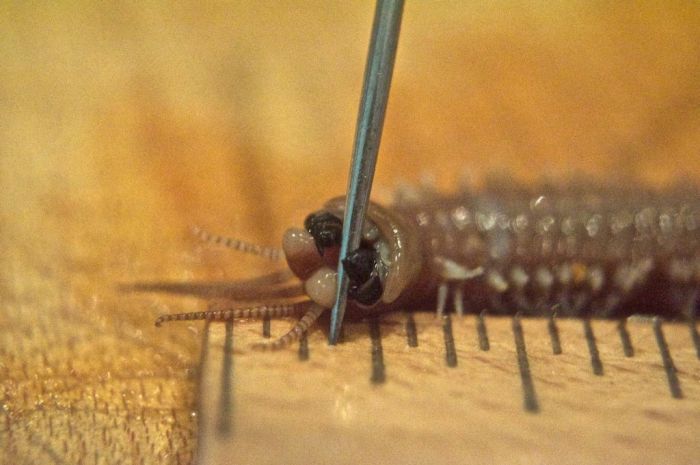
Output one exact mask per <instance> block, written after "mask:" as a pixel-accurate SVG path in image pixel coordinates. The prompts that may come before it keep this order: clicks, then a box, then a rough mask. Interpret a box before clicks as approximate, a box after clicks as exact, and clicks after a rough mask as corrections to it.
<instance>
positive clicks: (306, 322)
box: [251, 302, 325, 350]
mask: <svg viewBox="0 0 700 465" xmlns="http://www.w3.org/2000/svg"><path fill="white" fill-rule="evenodd" d="M324 310H325V308H324V307H321V306H320V305H318V304H317V303H315V302H311V303H310V304H309V306H308V311H307V312H306V313H305V314H304V316H303V317H301V319H300V320H299V321H298V322H297V323H296V324H295V325H294V327H293V328H292V329H290V330H289V331H288V332H287V334H285V335H284V336H282V337H280V338H279V339H276V340H274V341H272V342H260V343H257V344H253V345H252V346H251V347H252V348H253V349H256V350H279V349H284V348H285V347H287V346H288V345H289V344H291V343H292V342H294V341H296V340H298V339H299V338H301V335H302V334H304V333H305V332H306V331H307V330H308V329H309V327H310V326H311V325H312V324H313V323H314V321H316V319H317V318H318V317H319V316H320V315H321V313H323V311H324Z"/></svg>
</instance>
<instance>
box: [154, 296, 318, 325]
mask: <svg viewBox="0 0 700 465" xmlns="http://www.w3.org/2000/svg"><path fill="white" fill-rule="evenodd" d="M308 304H309V302H308V301H306V302H299V303H294V304H280V305H260V306H257V307H238V308H236V307H231V306H228V305H225V304H219V303H215V304H212V305H210V306H209V310H207V311H202V312H188V313H173V314H170V315H161V316H159V317H158V318H156V326H160V325H162V324H163V323H165V322H168V321H193V320H207V321H228V320H233V319H236V318H281V317H285V316H293V315H298V314H300V313H302V312H304V311H305V310H306V309H307V307H308Z"/></svg>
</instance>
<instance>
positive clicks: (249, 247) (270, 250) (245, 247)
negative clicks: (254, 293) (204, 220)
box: [192, 226, 282, 262]
mask: <svg viewBox="0 0 700 465" xmlns="http://www.w3.org/2000/svg"><path fill="white" fill-rule="evenodd" d="M192 232H193V233H194V235H195V236H197V238H199V240H201V241H202V242H207V243H209V244H217V245H223V246H224V247H228V248H229V249H233V250H236V251H238V252H243V253H248V254H251V255H257V256H258V257H263V258H267V259H268V260H271V261H273V262H274V261H277V260H279V259H280V257H281V256H282V250H281V249H277V248H275V247H266V246H262V245H257V244H251V243H250V242H245V241H242V240H240V239H233V238H231V237H224V236H219V235H216V234H211V233H209V232H207V231H205V230H203V229H202V228H200V227H198V226H193V227H192Z"/></svg>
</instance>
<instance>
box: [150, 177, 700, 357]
mask: <svg viewBox="0 0 700 465" xmlns="http://www.w3.org/2000/svg"><path fill="white" fill-rule="evenodd" d="M343 208H344V199H342V198H337V199H333V200H331V201H329V202H328V203H327V204H326V205H325V206H324V208H323V209H322V210H321V211H318V212H316V213H313V214H311V215H309V217H307V219H306V221H305V222H304V228H303V229H301V228H299V229H296V228H292V229H290V230H288V231H287V232H286V233H285V236H284V239H283V247H282V251H283V254H284V256H285V257H286V259H287V264H288V266H289V269H290V270H291V272H292V273H293V274H294V276H295V277H296V279H297V280H300V281H301V285H300V286H298V293H297V294H294V295H292V296H288V298H289V299H291V300H289V301H288V302H285V303H283V304H279V305H272V304H270V305H263V306H260V305H258V306H253V307H247V308H246V307H242V308H241V307H239V305H240V303H241V302H250V301H255V302H265V301H266V300H268V301H269V300H270V299H274V298H275V296H278V295H279V289H280V286H281V285H282V283H283V282H285V280H284V279H281V278H280V276H282V275H280V274H279V273H275V274H273V275H270V276H268V277H263V278H258V279H257V280H255V282H254V283H252V284H251V286H248V287H247V288H246V289H243V290H242V289H240V287H241V286H239V289H238V290H235V291H232V292H231V294H230V295H229V296H227V299H226V301H225V303H224V304H222V303H221V302H218V303H217V305H218V308H212V309H210V310H209V311H207V312H194V313H189V314H181V315H164V316H162V317H160V318H159V319H158V320H157V324H160V323H162V322H164V321H169V320H178V319H209V320H220V319H230V318H236V317H242V316H246V315H247V316H251V315H254V316H259V317H272V316H288V315H297V314H303V315H304V316H303V317H302V319H301V320H300V321H299V323H298V324H297V325H296V326H295V327H294V328H293V329H292V330H291V331H290V332H289V333H287V334H286V335H284V336H282V337H281V338H280V339H278V340H277V341H274V342H272V343H270V344H266V345H261V346H260V347H261V348H272V349H277V348H281V347H284V346H285V345H286V344H288V343H289V342H292V341H293V340H294V339H296V338H297V337H299V336H300V335H301V334H302V332H303V331H305V330H306V329H308V327H309V326H310V325H311V324H312V323H313V321H314V320H315V319H316V318H317V317H318V316H319V315H320V314H321V313H322V312H323V310H324V309H328V308H330V307H331V306H332V304H333V302H334V299H335V295H334V292H335V289H336V269H337V265H338V249H339V245H340V231H341V230H342V218H343ZM200 236H202V233H200ZM203 239H205V240H207V241H209V242H217V243H226V240H223V239H222V238H219V237H218V236H212V235H208V234H206V235H204V236H203ZM228 243H233V244H235V247H233V248H235V249H236V250H242V251H245V250H254V251H256V253H257V254H258V255H261V256H264V257H266V258H270V259H274V258H275V257H277V256H279V255H281V254H282V251H275V250H273V249H269V248H261V247H253V246H247V245H245V244H244V243H242V242H241V241H232V242H231V241H230V240H229V241H228ZM343 266H344V267H345V269H346V271H347V273H348V275H349V277H350V283H351V285H350V305H349V307H348V311H347V313H346V315H347V316H348V317H353V316H355V317H362V316H367V315H370V314H376V313H378V312H385V311H388V310H392V309H413V308H420V309H426V308H433V309H435V310H436V312H437V314H438V315H440V314H442V313H444V312H445V311H449V310H450V309H453V310H454V311H455V312H456V313H459V314H462V313H464V312H481V311H483V310H487V311H489V312H492V313H502V314H513V313H516V312H520V313H523V314H533V315H549V314H551V313H556V314H557V315H560V316H576V317H590V316H593V317H623V316H627V315H631V314H653V315H660V316H664V317H669V318H682V317H690V316H694V314H695V311H696V307H697V305H698V290H699V289H700V191H698V190H697V189H695V188H692V187H689V188H677V189H673V190H667V191H664V192H656V191H652V190H643V189H628V188H624V187H614V186H609V185H607V186H597V187H594V188H591V187H590V185H588V186H578V185H574V186H571V185H570V186H567V187H552V186H540V187H538V188H528V187H523V186H512V185H506V184H501V185H490V186H487V187H486V188H485V189H483V190H481V191H479V192H463V193H458V194H453V195H447V196H445V195H441V194H439V193H437V192H435V191H434V190H431V189H418V190H404V191H402V192H400V193H399V195H398V196H397V199H396V201H395V203H394V205H393V206H392V207H389V208H386V207H382V206H379V205H376V204H371V205H370V207H369V209H368V214H367V218H366V221H365V225H364V228H363V240H362V244H361V246H360V248H359V249H358V250H357V251H354V252H353V253H352V254H350V255H349V256H348V258H347V259H346V260H344V261H343ZM251 297H253V298H251ZM293 300H295V301H294V302H293ZM292 304H293V305H292ZM222 305H223V307H222Z"/></svg>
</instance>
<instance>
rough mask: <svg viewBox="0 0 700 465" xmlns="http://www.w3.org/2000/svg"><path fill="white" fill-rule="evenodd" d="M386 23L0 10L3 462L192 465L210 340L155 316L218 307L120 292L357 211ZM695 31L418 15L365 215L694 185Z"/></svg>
mask: <svg viewBox="0 0 700 465" xmlns="http://www.w3.org/2000/svg"><path fill="white" fill-rule="evenodd" d="M372 14H373V5H372V4H371V2H365V1H356V2H326V1H311V2H293V1H251V2H243V1H239V2H230V3H206V4H200V3H199V2H180V3H172V2H139V3H138V4H130V3H117V2H114V3H102V4H97V3H92V2H54V3H48V4H44V5H41V6H39V5H36V4H31V3H24V2H4V3H2V5H0V55H1V56H2V57H3V58H2V60H1V63H0V103H2V111H1V112H0V250H1V252H0V328H1V329H0V387H1V390H0V396H2V402H1V407H2V408H1V409H0V412H1V413H2V418H0V461H1V462H2V463H7V464H10V465H14V464H33V463H71V464H72V463H84V464H92V463H100V464H101V463H105V464H106V463H189V462H191V461H192V458H193V454H194V452H193V448H194V445H195V438H196V436H197V434H196V428H197V418H196V411H197V405H196V382H197V374H198V369H197V367H198V361H199V358H200V351H201V348H202V338H203V334H202V331H203V326H202V325H200V324H192V325H183V326H180V327H168V328H167V329H166V328H162V329H159V330H156V328H154V327H153V319H154V317H155V316H156V315H157V314H160V313H169V312H176V311H184V310H188V309H193V308H200V307H201V306H202V305H203V303H202V302H201V301H200V300H197V299H194V298H192V297H189V296H160V295H146V294H143V295H124V294H122V293H119V292H118V291H117V288H118V285H119V284H120V283H130V282H139V281H150V280H167V281H178V282H182V281H187V282H206V283H211V282H222V281H223V282H226V281H231V280H234V279H238V278H242V277H247V276H254V275H256V274H259V273H261V272H263V271H264V270H266V269H267V266H266V264H264V263H261V262H260V261H259V260H256V259H254V258H249V257H241V256H238V255H235V254H231V253H228V252H225V251H220V250H214V249H211V248H208V247H202V246H201V245H199V244H197V243H196V241H194V240H192V238H191V236H190V235H189V233H188V230H189V227H190V226H192V225H198V226H202V227H205V228H207V229H210V230H213V231H216V232H221V233H226V234H230V235H234V236H236V237H240V238H243V239H248V240H253V241H255V242H259V243H262V244H271V245H276V244H278V242H279V238H280V236H281V233H282V231H283V230H284V228H285V227H286V226H288V225H291V224H300V223H301V221H302V219H303V217H304V215H305V213H306V212H308V211H309V210H312V209H315V208H317V207H318V206H319V205H320V204H321V203H322V202H323V200H324V199H326V198H329V197H332V196H335V195H337V194H340V193H342V192H343V191H344V189H345V185H346V173H347V163H348V161H349V158H350V152H351V147H352V137H353V132H354V123H355V118H356V110H357V102H358V97H359V93H360V87H361V79H362V71H363V66H364V59H365V54H366V48H367V41H368V38H369V30H370V25H371V20H372ZM698 31H700V8H699V7H698V5H697V4H696V3H695V2H690V1H688V2H682V1H680V2H673V3H666V2H638V3H633V2H625V3H619V4H618V3H605V2H594V3H592V2H586V1H575V2H569V1H555V2H546V3H545V2H543V3H541V4H531V3H529V2H518V1H506V2H496V3H494V2H478V3H470V4H469V5H466V4H465V3H464V2H461V1H457V0H454V1H435V2H408V5H407V6H406V12H405V17H404V23H403V27H402V37H401V40H400V44H399V53H398V57H397V64H396V68H395V73H396V75H395V79H394V85H393V88H392V94H391V98H390V101H389V110H388V114H387V121H386V128H385V133H384V137H383V142H382V149H381V154H380V158H379V166H378V171H377V175H376V177H375V182H376V184H375V186H376V187H375V189H374V197H375V198H378V199H386V198H387V197H389V194H390V193H391V192H392V190H393V188H394V186H395V185H396V183H398V182H401V181H407V182H416V181H418V180H419V179H420V178H421V177H423V176H425V175H428V176H432V177H434V178H435V179H436V182H437V184H438V185H439V186H440V187H441V188H450V187H451V186H454V185H455V183H456V180H457V178H458V177H459V175H460V173H462V172H463V171H464V170H467V171H468V173H470V175H471V176H473V177H475V178H476V179H477V181H478V180H480V179H483V177H484V176H485V175H487V174H488V173H490V172H493V171H499V170H500V171H504V170H505V172H506V173H507V175H510V176H512V177H513V178H516V179H519V180H524V181H527V182H533V181H535V180H536V179H537V178H538V177H541V176H543V175H546V176H549V177H554V178H557V177H560V176H571V175H572V174H578V173H583V174H585V175H593V176H596V177H601V178H606V179H615V180H618V179H627V180H631V181H633V182H637V181H639V180H643V181H645V182H648V183H651V184H655V185H664V184H668V183H670V182H675V181H677V180H683V179H687V178H690V179H694V180H696V181H697V180H698V179H700V157H698V147H700V111H699V109H698V108H699V102H700V85H698V84H699V78H698V76H700V58H699V57H700V32H698ZM312 337H316V338H321V337H322V335H321V334H315V335H312ZM287 355H289V354H287ZM283 356H284V355H279V356H275V357H283ZM265 357H266V356H265V355H262V356H260V357H259V358H257V359H256V360H260V364H261V366H265V364H267V363H272V362H266V361H265V360H266V358H265ZM249 360H253V359H252V358H250V359H249ZM348 363H350V362H348ZM363 363H364V362H363ZM341 365H342V364H341ZM292 372H293V369H290V373H292ZM256 376H262V375H260V374H258V375H256ZM269 376H270V377H274V376H277V377H279V376H283V375H281V374H280V373H279V372H271V373H270V374H269ZM328 376H331V375H330V374H329V375H328ZM605 379H606V380H607V378H605ZM261 382H262V381H261ZM602 383H605V381H602ZM335 389H339V387H337V386H336V387H335ZM509 389H516V388H515V387H513V386H511V387H510V388H509ZM691 392H692V391H691ZM689 394H690V393H689ZM382 398H383V396H379V397H378V398H377V400H376V402H379V401H380V399H382ZM695 399H696V400H697V396H696V397H695ZM509 401H512V399H509ZM367 402H369V404H362V405H363V406H369V405H370V404H371V403H372V402H374V401H373V400H372V399H369V400H368V401H367ZM683 405H687V404H683ZM695 405H696V404H695ZM279 411H280V412H283V411H284V406H283V405H282V406H280V410H279ZM362 414H363V415H364V414H366V412H363V413H362ZM563 414H564V412H563V410H562V415H563ZM631 420H632V419H629V418H625V421H631ZM416 421H417V422H418V421H421V420H420V419H419V420H416ZM526 421H528V422H529V423H528V424H527V427H532V422H531V420H526ZM621 421H622V420H621ZM366 425H367V423H364V424H363V425H360V426H361V427H366ZM300 427H302V426H300ZM309 427H313V425H312V426H309ZM415 428H416V429H415V431H416V432H421V431H423V430H422V429H421V428H422V426H421V425H420V424H418V423H416V427H415ZM493 428H494V425H488V428H487V429H486V431H487V432H488V433H489V434H494V431H495V430H494V429H493ZM393 431H394V430H393V429H392V427H388V429H386V430H384V432H385V433H386V434H387V435H388V436H391V435H392V434H393ZM544 431H545V432H546V431H550V430H547V429H545V430H544ZM657 431H660V429H657ZM691 432H692V431H691ZM695 432H696V433H697V425H696V426H695ZM291 433H293V431H292V432H290V434H291ZM365 433H367V432H366V431H365ZM433 434H434V435H439V434H440V433H439V432H434V433H433ZM358 437H360V438H361V436H358ZM414 437H416V440H417V437H418V436H414ZM431 437H433V436H428V437H427V438H426V439H425V440H426V441H430V440H431ZM591 437H594V438H595V437H597V436H591ZM290 438H291V437H290ZM502 443H503V444H506V447H508V442H507V441H502ZM585 443H586V444H591V443H592V442H591V441H589V442H585ZM445 444H446V443H445ZM567 444H568V443H567ZM635 444H636V443H632V444H629V445H628V447H629V448H633V447H635ZM447 445H449V444H446V446H447ZM520 445H522V443H521V442H517V441H516V442H515V443H513V444H512V445H511V446H510V447H511V450H512V451H513V455H511V456H509V457H510V458H512V460H511V461H512V462H513V463H518V462H521V463H522V461H521V460H520V459H521V458H522V457H520V456H519V455H518V453H517V451H518V450H519V447H520ZM325 447H327V448H328V449H326V448H325ZM358 447H359V446H358ZM620 447H622V446H620ZM669 447H671V446H669ZM314 448H315V450H316V449H317V450H319V451H321V452H323V453H322V454H321V455H319V457H327V456H329V454H332V450H333V449H332V448H331V446H330V445H325V446H324V445H322V444H317V445H315V446H314ZM426 450H428V449H426ZM550 450H551V451H552V454H556V456H557V457H563V456H565V454H567V452H568V451H567V450H566V448H564V447H562V449H561V450H558V449H557V450H555V448H552V449H550ZM606 450H608V449H604V450H602V452H605V451H606ZM691 452H692V451H691ZM387 457H388V456H385V457H383V458H387ZM494 457H495V456H494ZM586 457H589V456H586ZM654 457H657V456H654ZM679 457H680V458H683V457H687V456H679ZM426 458H427V457H426ZM498 458H499V459H501V458H503V456H498ZM432 459H433V460H435V461H439V459H440V457H439V456H438V457H432ZM310 461H311V460H310ZM650 461H651V459H650Z"/></svg>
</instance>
